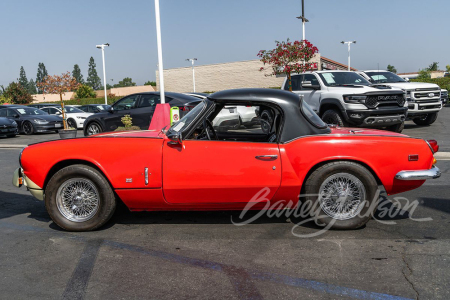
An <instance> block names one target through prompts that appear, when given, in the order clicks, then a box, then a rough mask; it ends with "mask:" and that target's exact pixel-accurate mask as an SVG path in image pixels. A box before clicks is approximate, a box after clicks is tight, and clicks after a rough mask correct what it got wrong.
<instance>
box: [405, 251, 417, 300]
mask: <svg viewBox="0 0 450 300" xmlns="http://www.w3.org/2000/svg"><path fill="white" fill-rule="evenodd" d="M407 247H408V246H407V245H405V247H403V252H402V260H403V263H404V264H405V266H404V267H403V268H402V274H403V277H404V278H405V280H406V281H407V282H408V284H409V285H410V286H411V288H412V289H413V290H414V293H415V294H416V299H417V300H419V299H420V298H419V291H418V290H417V289H416V287H415V286H414V283H413V282H412V280H411V279H410V278H409V276H411V275H412V274H413V270H412V269H411V267H410V266H409V264H408V261H407V260H406V248H407ZM407 273H408V274H407Z"/></svg>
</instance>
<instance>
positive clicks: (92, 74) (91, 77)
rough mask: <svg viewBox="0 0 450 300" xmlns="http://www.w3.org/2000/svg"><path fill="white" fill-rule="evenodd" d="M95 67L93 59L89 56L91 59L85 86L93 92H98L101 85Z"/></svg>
mask: <svg viewBox="0 0 450 300" xmlns="http://www.w3.org/2000/svg"><path fill="white" fill-rule="evenodd" d="M96 67H97V66H96V64H95V61H94V58H93V57H92V56H91V58H90V59H89V70H88V77H87V80H86V84H87V85H88V86H90V87H91V88H93V89H94V90H99V89H100V88H101V87H102V83H101V80H100V77H98V74H97V69H96Z"/></svg>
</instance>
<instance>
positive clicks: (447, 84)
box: [410, 77, 450, 91]
mask: <svg viewBox="0 0 450 300" xmlns="http://www.w3.org/2000/svg"><path fill="white" fill-rule="evenodd" d="M410 81H412V82H428V83H434V84H437V85H438V86H439V87H440V88H441V89H446V90H447V91H450V77H441V78H420V79H419V78H415V79H411V80H410Z"/></svg>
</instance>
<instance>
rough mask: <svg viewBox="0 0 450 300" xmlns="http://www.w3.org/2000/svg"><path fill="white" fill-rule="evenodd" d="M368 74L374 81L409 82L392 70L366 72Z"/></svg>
mask: <svg viewBox="0 0 450 300" xmlns="http://www.w3.org/2000/svg"><path fill="white" fill-rule="evenodd" d="M366 74H367V75H369V76H370V78H371V79H372V82H374V83H394V82H407V81H405V80H404V79H403V78H401V77H400V76H398V75H397V74H394V73H392V72H366Z"/></svg>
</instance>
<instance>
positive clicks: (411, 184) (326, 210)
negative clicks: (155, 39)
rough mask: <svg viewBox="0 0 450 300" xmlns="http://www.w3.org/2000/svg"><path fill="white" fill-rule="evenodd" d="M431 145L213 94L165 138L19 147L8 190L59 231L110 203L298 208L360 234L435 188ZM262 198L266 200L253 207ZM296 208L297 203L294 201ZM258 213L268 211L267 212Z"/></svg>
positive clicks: (294, 107)
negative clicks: (222, 120) (242, 117)
mask: <svg viewBox="0 0 450 300" xmlns="http://www.w3.org/2000/svg"><path fill="white" fill-rule="evenodd" d="M225 106H226V107H227V108H225V109H230V107H231V108H232V107H239V106H246V107H255V118H259V117H258V116H266V117H265V118H262V117H260V118H259V123H258V122H255V123H254V125H252V126H240V127H239V128H236V129H234V130H228V131H226V132H216V131H215V130H214V127H213V126H212V123H213V121H214V118H215V116H216V115H218V114H219V112H220V111H221V110H222V109H224V107H225ZM438 148H439V147H438V145H437V142H436V141H434V140H429V141H425V140H422V139H417V138H410V137H408V136H405V135H401V134H397V133H393V132H388V131H380V130H371V129H361V128H358V129H352V128H339V127H329V126H327V125H326V124H325V123H323V122H322V120H321V119H320V118H319V117H318V116H317V115H316V114H315V113H314V111H312V110H311V108H310V107H309V106H308V105H307V104H306V103H305V102H304V101H303V100H302V98H300V97H299V96H298V95H296V94H293V93H290V92H287V91H280V90H270V89H238V90H228V91H222V92H217V93H214V94H212V95H210V96H208V97H207V98H206V99H204V100H203V101H202V102H201V103H200V104H198V105H197V106H196V107H195V108H194V109H192V110H191V111H190V112H189V113H188V114H186V115H185V116H184V117H183V118H182V119H181V120H180V121H178V122H177V123H174V124H173V125H172V126H171V127H170V128H168V129H167V130H161V131H160V132H156V131H145V130H144V131H131V132H111V133H103V134H97V135H93V136H90V137H85V138H78V139H70V140H57V141H50V142H45V143H38V144H34V145H30V146H28V147H26V148H24V149H23V150H22V152H21V155H20V159H19V162H20V168H18V169H17V170H16V171H15V173H14V177H13V184H14V185H15V186H17V187H20V186H21V185H22V184H23V185H25V186H26V187H27V188H28V189H29V191H30V192H31V194H33V196H35V197H36V198H37V199H40V200H44V202H45V206H46V208H47V211H48V213H49V214H50V216H51V218H52V219H53V221H54V222H55V223H56V224H57V225H59V226H60V227H62V228H64V229H66V230H71V231H87V230H94V229H96V228H99V227H100V226H102V225H103V224H105V223H106V222H107V221H108V220H109V219H110V218H111V216H112V215H113V213H114V210H115V207H116V203H117V201H122V202H123V203H124V204H125V205H126V206H127V207H128V208H129V209H130V210H132V211H143V210H144V211H156V210H242V209H248V208H250V209H253V210H257V209H267V208H268V207H270V209H273V208H274V207H276V209H283V208H291V209H293V208H298V207H300V205H301V204H305V203H306V202H308V201H310V203H312V204H313V205H316V206H317V208H318V209H317V210H315V211H313V213H312V217H313V218H314V219H316V220H320V221H321V222H320V223H321V224H324V225H328V224H331V223H332V225H333V227H334V228H358V227H361V226H362V225H364V224H365V223H366V222H367V221H368V220H369V219H370V218H371V213H372V212H373V210H374V209H375V208H376V205H373V204H374V203H375V204H376V202H377V201H378V194H377V193H378V191H379V189H381V188H383V187H384V189H385V190H386V193H387V194H388V195H392V194H396V193H401V192H404V191H408V190H412V189H415V188H418V187H420V186H421V185H422V184H423V183H424V182H425V180H426V179H432V178H438V177H439V176H440V171H439V169H438V168H437V167H436V166H434V164H435V163H436V160H435V159H434V157H433V154H434V153H435V152H436V151H438ZM261 191H264V193H263V196H264V197H262V198H261V197H258V195H261V194H262V193H261ZM299 199H301V201H299ZM267 204H277V205H275V206H273V205H269V206H268V205H267Z"/></svg>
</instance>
